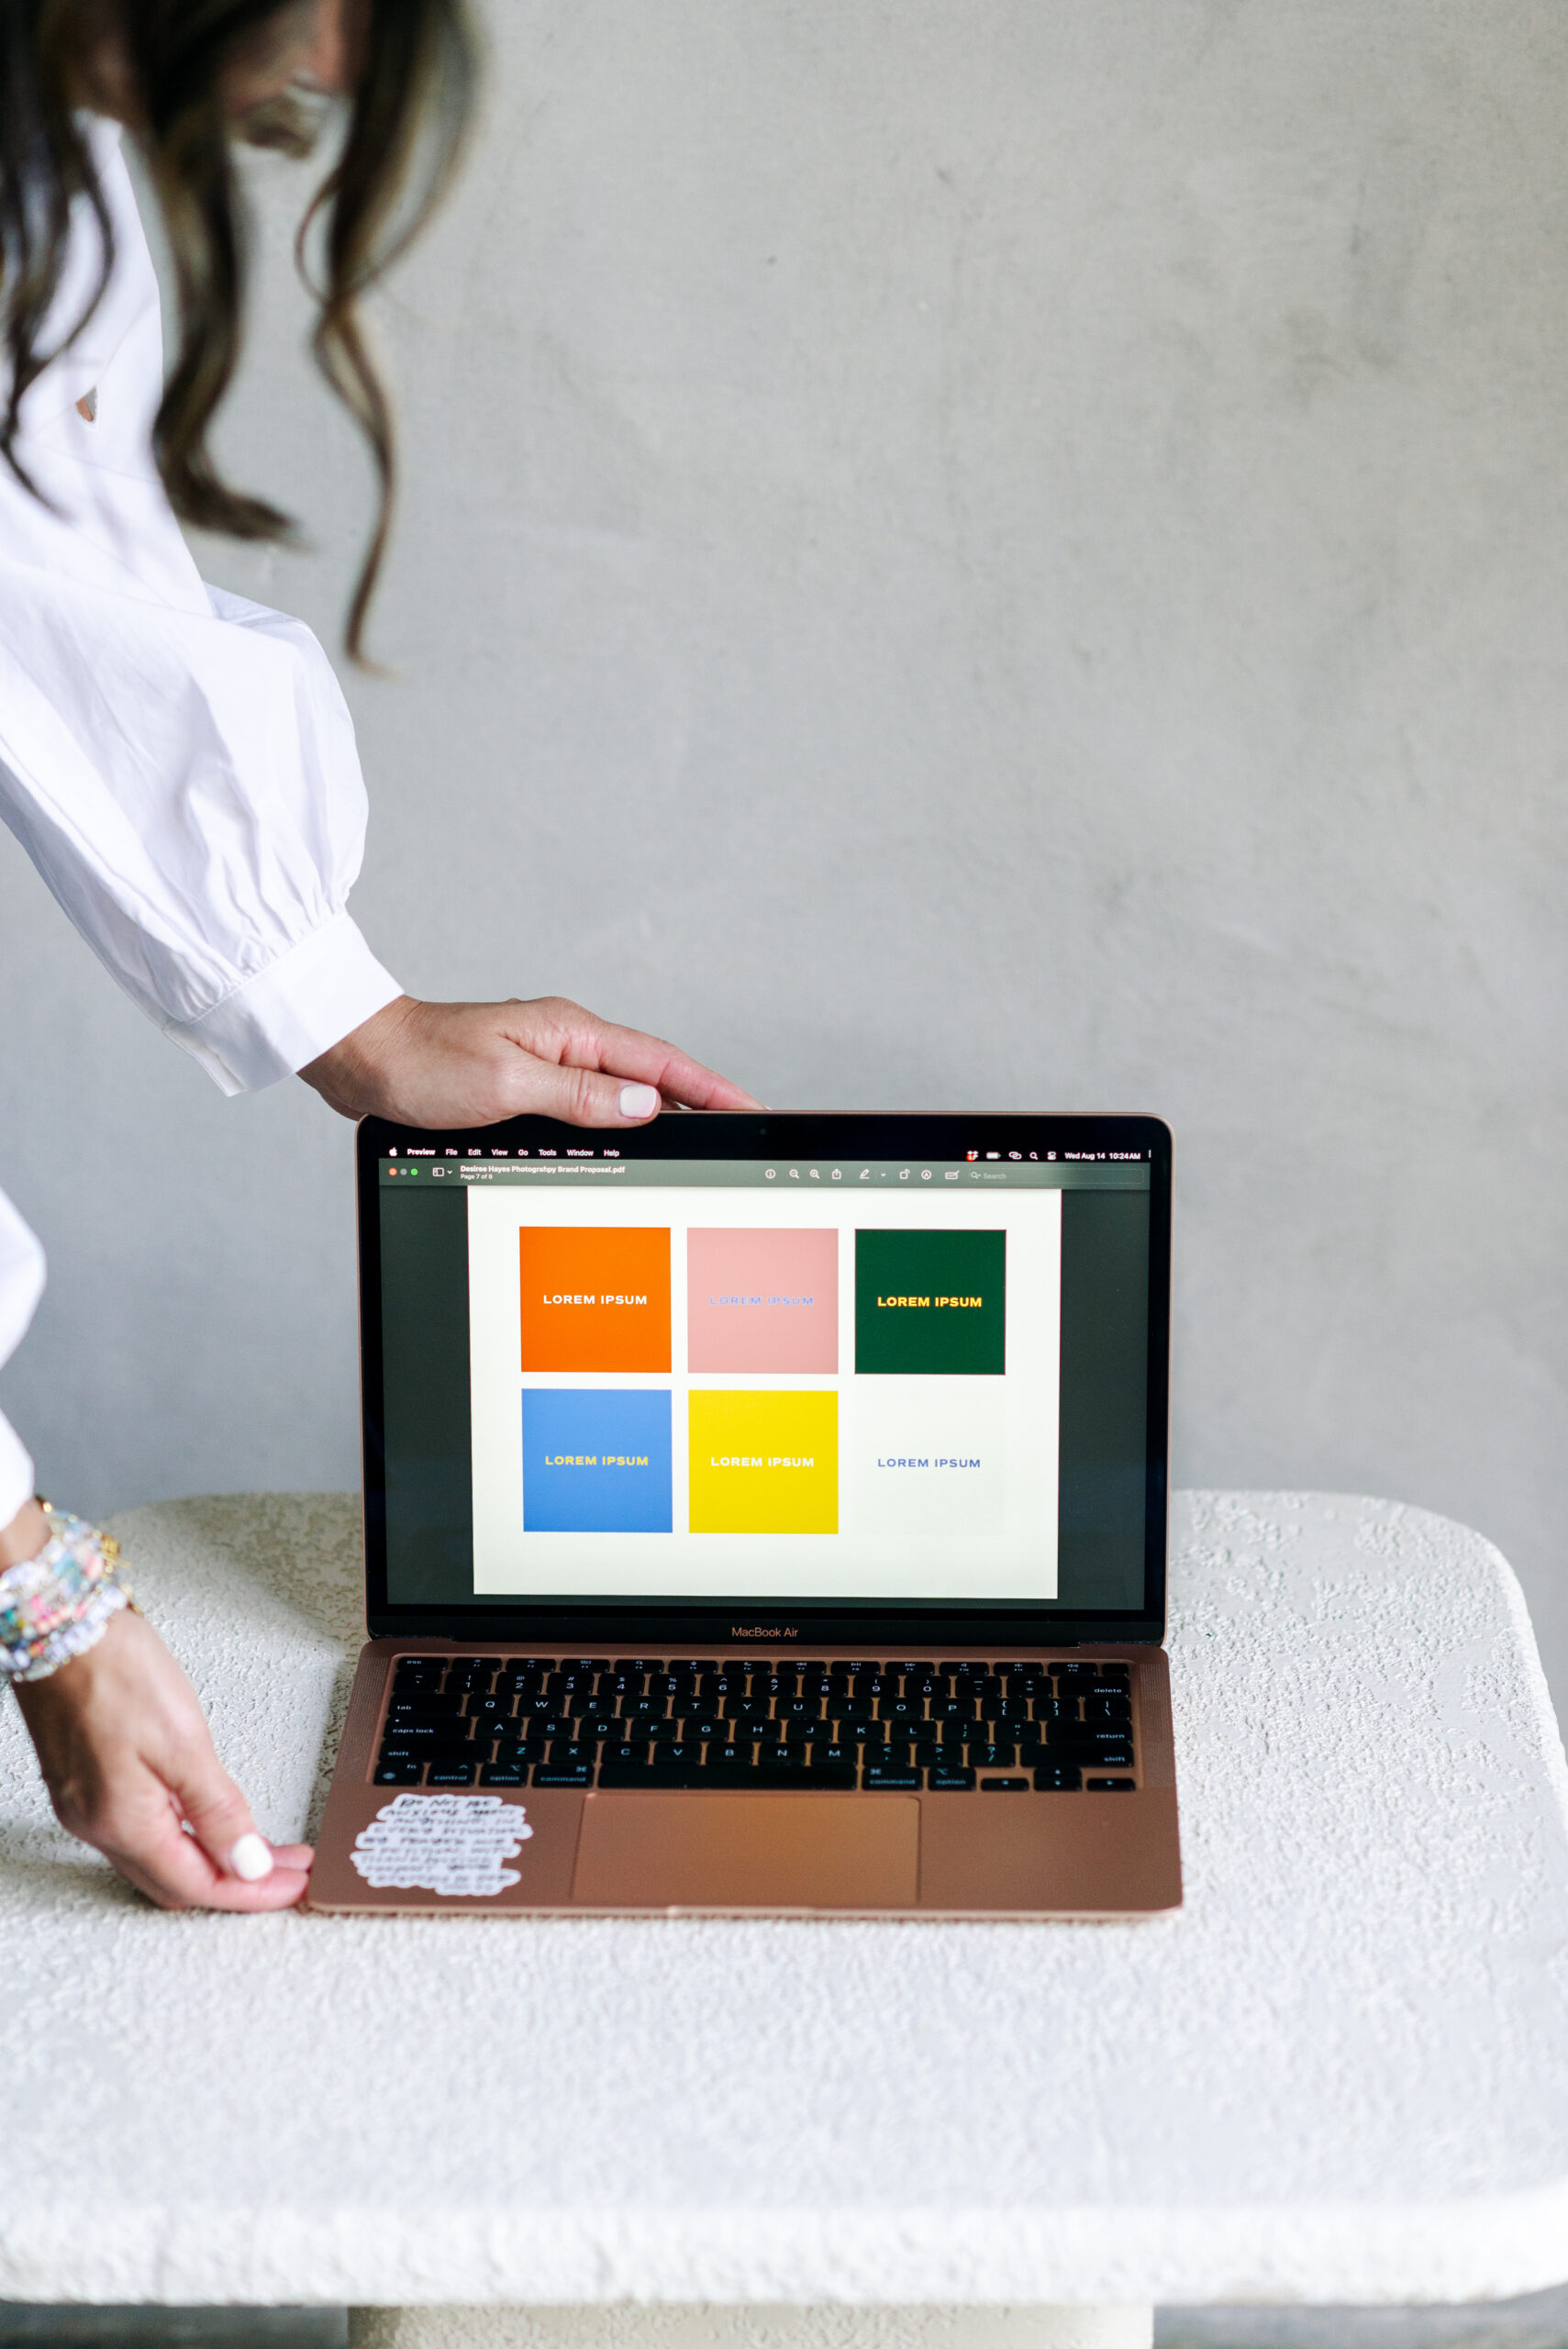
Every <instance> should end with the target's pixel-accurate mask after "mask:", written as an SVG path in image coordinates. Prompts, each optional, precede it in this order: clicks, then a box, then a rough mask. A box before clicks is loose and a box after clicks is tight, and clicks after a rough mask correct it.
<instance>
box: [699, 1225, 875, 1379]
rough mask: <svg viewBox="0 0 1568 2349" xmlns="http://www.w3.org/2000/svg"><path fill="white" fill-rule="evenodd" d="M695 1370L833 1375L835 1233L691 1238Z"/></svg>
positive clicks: (754, 1233)
mask: <svg viewBox="0 0 1568 2349" xmlns="http://www.w3.org/2000/svg"><path fill="white" fill-rule="evenodd" d="M686 1319H687V1335H686V1366H687V1368H688V1369H690V1370H804V1371H836V1370H837V1369H838V1367H839V1235H838V1233H837V1232H836V1231H692V1232H689V1233H688V1234H687V1236H686Z"/></svg>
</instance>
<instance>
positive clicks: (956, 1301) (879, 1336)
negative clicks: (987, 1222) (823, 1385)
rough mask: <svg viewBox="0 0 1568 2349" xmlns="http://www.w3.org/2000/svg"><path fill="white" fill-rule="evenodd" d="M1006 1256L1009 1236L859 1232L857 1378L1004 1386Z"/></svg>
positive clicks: (857, 1234)
mask: <svg viewBox="0 0 1568 2349" xmlns="http://www.w3.org/2000/svg"><path fill="white" fill-rule="evenodd" d="M1006 1250H1007V1235H1006V1232H1005V1231H857V1232H856V1234H855V1368H856V1370H857V1371H861V1372H872V1373H875V1374H879V1375H893V1376H895V1377H906V1378H907V1377H916V1378H918V1377H926V1378H935V1377H947V1378H951V1377H955V1376H963V1375H970V1376H972V1377H981V1378H987V1377H988V1378H999V1377H1000V1376H1001V1375H1002V1373H1003V1371H1004V1370H1005V1369H1006V1334H1007V1315H1006V1293H1005V1289H1006V1269H1007V1256H1006Z"/></svg>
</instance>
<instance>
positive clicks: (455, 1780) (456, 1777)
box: [425, 1762, 473, 1787]
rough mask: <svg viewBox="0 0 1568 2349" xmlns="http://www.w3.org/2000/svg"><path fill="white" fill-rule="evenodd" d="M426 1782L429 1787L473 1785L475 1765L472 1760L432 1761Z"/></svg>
mask: <svg viewBox="0 0 1568 2349" xmlns="http://www.w3.org/2000/svg"><path fill="white" fill-rule="evenodd" d="M425 1783H426V1785H427V1786H428V1787H472V1786H473V1763H472V1762H432V1763H431V1765H430V1774H429V1776H428V1778H427V1779H426V1781H425Z"/></svg>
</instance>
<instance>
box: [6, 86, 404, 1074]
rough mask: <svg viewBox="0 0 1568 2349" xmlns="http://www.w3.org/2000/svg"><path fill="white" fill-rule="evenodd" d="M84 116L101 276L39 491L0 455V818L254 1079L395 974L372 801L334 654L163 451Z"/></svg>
mask: <svg viewBox="0 0 1568 2349" xmlns="http://www.w3.org/2000/svg"><path fill="white" fill-rule="evenodd" d="M95 146H96V153H97V160H98V165H99V174H100V179H101V181H102V184H103V186H104V191H105V195H106V199H107V202H108V205H109V209H110V213H111V217H112V218H113V222H114V229H115V239H116V259H115V267H114V273H113V276H112V279H111V282H110V285H109V287H108V290H107V292H106V296H105V298H104V300H103V301H102V302H101V303H100V305H99V307H98V310H97V312H96V314H95V317H94V318H93V320H92V321H91V323H90V324H89V326H88V328H87V329H86V330H85V332H84V333H83V335H82V336H81V337H80V338H79V339H78V340H77V341H76V342H75V343H73V344H72V346H71V348H70V349H69V350H68V351H66V353H65V354H64V356H63V357H62V358H61V360H59V361H57V362H55V363H54V364H53V365H52V366H51V367H50V368H48V369H47V370H46V371H45V373H43V375H41V376H40V377H39V380H38V382H37V383H35V384H33V385H32V386H31V387H30V389H29V391H28V396H27V399H26V401H25V402H24V404H23V430H22V432H21V434H20V435H19V437H18V442H17V450H18V454H19V455H20V456H21V458H22V460H23V462H24V464H25V466H26V468H27V470H28V473H29V474H30V475H31V477H32V479H33V482H34V483H35V484H36V485H37V487H38V488H39V490H41V492H42V493H43V495H42V496H41V497H39V496H34V495H32V494H30V492H29V491H28V489H27V488H26V487H25V486H24V485H23V484H21V483H20V482H18V481H17V480H16V479H15V477H14V476H12V475H11V474H10V473H8V472H7V470H6V468H5V467H4V466H3V465H0V817H3V818H4V819H5V821H6V824H7V825H8V827H9V828H10V829H11V830H12V831H13V832H14V833H15V834H16V836H17V840H18V841H20V842H21V843H22V846H23V847H24V848H25V849H26V850H27V852H28V855H29V856H30V857H31V859H32V861H33V863H34V864H35V865H36V866H37V868H38V870H39V874H41V875H42V877H43V879H44V881H45V882H46V883H47V885H48V886H49V887H50V890H51V891H52V893H53V895H54V896H55V897H56V899H57V900H58V902H59V903H60V905H61V907H62V908H63V909H64V911H65V912H66V914H67V915H69V917H70V918H71V920H72V922H73V923H74V924H75V926H76V928H77V929H78V930H80V931H81V933H82V935H83V938H84V939H85V940H86V941H87V942H88V944H89V945H90V946H91V947H92V948H93V950H94V952H95V953H96V954H97V955H98V956H99V958H100V960H101V961H102V962H103V963H104V964H105V966H106V969H107V970H108V971H109V972H110V974H112V976H113V977H114V978H116V979H117V981H118V982H119V984H120V985H121V986H123V987H124V988H125V990H126V991H127V993H128V995H129V996H131V997H132V998H133V1000H134V1001H136V1002H137V1003H139V1005H140V1006H141V1008H142V1009H143V1010H144V1011H146V1012H147V1013H148V1014H149V1016H150V1018H151V1019H154V1020H155V1021H156V1022H157V1023H158V1025H159V1026H160V1027H161V1029H163V1030H164V1031H165V1033H166V1034H168V1035H170V1036H171V1037H172V1038H173V1040H174V1041H176V1042H177V1043H180V1044H182V1045H183V1046H184V1048H185V1049H186V1050H187V1051H188V1052H192V1053H194V1054H195V1057H196V1058H197V1059H198V1060H199V1061H200V1062H201V1063H202V1064H203V1066H204V1067H205V1068H206V1070H207V1072H208V1074H210V1075H211V1076H212V1077H213V1078H214V1079H215V1080H216V1082H217V1084H218V1085H219V1086H220V1087H221V1088H222V1089H223V1090H224V1091H225V1092H227V1093H239V1092H248V1091H251V1090H254V1089H255V1088H257V1087H258V1086H261V1085H271V1084H272V1083H273V1082H275V1080H276V1079H277V1078H279V1077H281V1076H284V1075H287V1074H290V1073H291V1072H292V1071H294V1070H295V1069H298V1068H300V1067H302V1066H303V1065H304V1064H305V1063H306V1062H307V1061H310V1060H313V1059H314V1058H315V1057H316V1055H317V1053H318V1052H325V1051H326V1050H327V1048H328V1045H330V1044H334V1043H336V1042H337V1041H339V1038H340V1037H342V1036H344V1035H346V1034H348V1032H349V1031H350V1029H353V1028H356V1027H358V1026H359V1025H360V1024H361V1021H362V1020H365V1019H369V1018H370V1017H371V1015H372V1014H373V1012H376V1011H378V1010H380V1009H381V1008H383V1007H384V1005H385V1004H387V1003H390V1002H391V1001H393V1000H394V999H395V996H397V995H398V993H399V989H398V986H397V984H396V982H395V980H394V979H393V978H392V976H391V975H390V974H389V973H388V972H387V971H385V970H384V968H383V967H382V965H381V963H379V962H378V961H377V960H376V958H375V956H374V955H373V953H372V952H371V950H370V948H369V946H368V945H367V944H366V942H365V941H364V939H363V937H362V936H361V932H360V930H359V929H358V928H357V926H356V925H355V923H354V922H353V920H352V919H351V918H350V915H349V913H348V910H347V901H348V896H349V892H350V888H351V887H352V885H353V883H354V880H355V878H356V877H357V875H358V873H359V869H360V862H361V856H362V853H363V849H364V834H365V815H366V803H365V790H364V783H363V779H362V777H361V772H360V763H359V757H358V753H357V751H356V749H355V745H354V732H353V726H352V722H351V720H350V716H349V711H348V707H347V704H346V703H345V701H344V699H343V696H342V692H341V689H340V688H339V684H338V681H337V679H336V677H335V676H334V674H333V673H332V669H331V665H330V663H329V662H328V660H327V657H326V655H325V653H324V652H323V651H322V650H321V647H320V645H319V644H318V643H317V640H316V639H315V637H314V636H312V634H311V633H310V630H309V629H306V628H305V627H304V626H302V625H301V623H299V622H298V621H296V620H291V619H287V618H284V617H283V616H282V615H280V614H278V613H276V612H272V611H268V610H266V609H264V608H263V607H261V606H260V605H256V604H251V603H248V602H246V601H245V600H244V599H243V598H241V597H239V596H229V595H226V594H224V593H222V592H221V591H219V590H217V589H216V588H208V587H206V585H204V584H203V583H202V581H201V580H200V578H199V577H198V575H197V573H196V571H195V564H194V562H193V561H192V559H191V556H190V554H189V551H188V550H187V549H186V547H185V545H184V541H183V539H182V537H181V535H180V532H179V529H178V528H177V526H176V524H175V521H174V518H173V516H172V512H171V511H170V509H169V506H168V502H167V500H166V498H165V497H164V495H163V493H162V489H161V484H160V483H159V481H158V478H157V475H156V473H155V471H154V470H153V467H152V464H151V460H150V454H149V448H150V427H151V420H152V417H153V414H154V413H155V411H156V407H157V403H158V399H159V396H160V389H161V330H160V326H159V318H158V294H157V284H156V280H155V278H154V276H153V273H152V268H151V262H150V259H149V257H148V253H147V247H146V241H145V239H144V238H143V236H142V233H141V227H140V222H139V219H138V217H137V215H136V208H135V203H134V198H133V196H132V195H131V190H130V185H129V181H128V175H127V173H126V170H125V165H124V162H123V161H122V160H121V157H120V154H119V149H118V143H117V139H116V137H115V135H114V133H113V132H112V131H110V130H108V129H107V128H105V127H102V126H99V127H97V128H95ZM94 233H95V232H93V231H92V229H91V224H90V221H89V222H87V223H85V224H79V227H78V235H77V245H80V246H81V247H82V248H83V250H82V251H81V252H78V250H77V249H76V246H75V245H73V250H72V275H71V276H69V277H68V281H67V284H66V285H65V286H64V287H63V288H62V290H61V312H62V314H63V315H65V316H69V315H70V314H71V305H72V301H73V300H74V301H75V303H76V306H78V307H79V306H80V290H81V287H82V285H83V284H88V283H90V282H91V278H90V275H89V272H90V270H91V268H92V261H93V251H92V239H93V235H94ZM78 403H80V406H78Z"/></svg>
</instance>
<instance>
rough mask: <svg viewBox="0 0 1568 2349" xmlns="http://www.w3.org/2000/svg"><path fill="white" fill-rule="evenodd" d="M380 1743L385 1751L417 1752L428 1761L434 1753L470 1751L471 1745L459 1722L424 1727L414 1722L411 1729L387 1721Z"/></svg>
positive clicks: (471, 1749) (471, 1750)
mask: <svg viewBox="0 0 1568 2349" xmlns="http://www.w3.org/2000/svg"><path fill="white" fill-rule="evenodd" d="M381 1742H382V1745H383V1748H384V1750H386V1751H389V1752H390V1751H392V1750H393V1749H395V1750H396V1751H397V1752H398V1753H417V1754H419V1755H421V1756H422V1757H423V1758H424V1759H425V1760H427V1761H428V1760H429V1759H430V1758H431V1757H432V1756H433V1755H436V1754H458V1753H473V1745H472V1743H471V1742H470V1741H469V1739H468V1738H467V1736H466V1735H464V1734H463V1731H462V1724H461V1723H457V1724H455V1725H454V1724H453V1723H450V1722H448V1723H446V1724H444V1725H442V1726H436V1727H426V1726H424V1725H422V1724H420V1723H418V1722H416V1723H415V1725H414V1727H413V1728H412V1729H409V1728H406V1727H405V1726H404V1725H403V1724H402V1723H401V1722H398V1721H388V1722H387V1724H386V1727H385V1729H384V1731H383V1732H382V1740H381Z"/></svg>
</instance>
